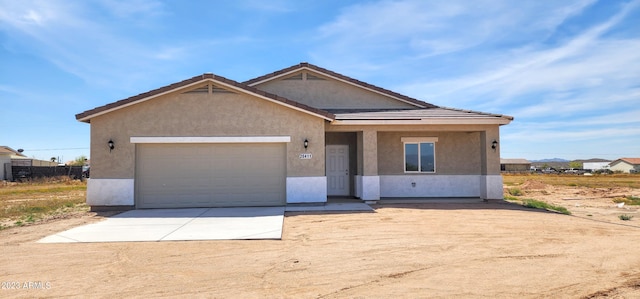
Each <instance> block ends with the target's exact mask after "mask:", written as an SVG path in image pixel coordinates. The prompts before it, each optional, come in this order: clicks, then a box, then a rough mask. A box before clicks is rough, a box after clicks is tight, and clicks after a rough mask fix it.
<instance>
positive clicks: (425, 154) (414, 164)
mask: <svg viewBox="0 0 640 299" xmlns="http://www.w3.org/2000/svg"><path fill="white" fill-rule="evenodd" d="M437 141H438V138H436V137H403V138H402V144H403V146H404V172H406V173H420V172H422V173H434V172H436V142H437Z"/></svg>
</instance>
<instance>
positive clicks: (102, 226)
mask: <svg viewBox="0 0 640 299" xmlns="http://www.w3.org/2000/svg"><path fill="white" fill-rule="evenodd" d="M284 209H285V208H284V207H251V208H194V209H150V210H133V211H127V212H124V213H121V214H118V215H115V216H113V217H109V218H107V219H106V220H105V221H101V222H98V223H93V224H88V225H84V226H79V227H76V228H73V229H70V230H67V231H64V232H60V233H57V234H55V235H51V236H48V237H46V238H44V239H41V240H40V241H38V242H39V243H77V242H140V241H188V240H251V239H277V240H279V239H281V238H282V223H283V221H284Z"/></svg>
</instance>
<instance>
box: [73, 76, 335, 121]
mask: <svg viewBox="0 0 640 299" xmlns="http://www.w3.org/2000/svg"><path fill="white" fill-rule="evenodd" d="M206 81H213V82H219V83H222V84H224V85H228V86H232V87H235V88H237V89H239V90H243V91H245V92H247V93H250V94H254V95H258V96H262V97H265V98H268V99H270V100H272V101H274V102H276V103H280V104H282V105H285V106H289V107H292V108H295V109H299V110H302V111H306V112H308V113H310V114H314V115H317V116H319V117H322V118H325V119H327V120H333V119H334V118H335V116H334V115H333V114H331V113H329V112H327V111H325V110H322V109H318V108H314V107H310V106H307V105H304V104H302V103H298V102H296V101H292V100H289V99H287V98H284V97H281V96H279V95H275V94H272V93H268V92H266V91H263V90H260V89H257V88H255V87H252V86H248V85H246V84H243V83H239V82H237V81H234V80H231V79H227V78H225V77H222V76H218V75H214V74H211V73H208V74H202V75H199V76H195V77H192V78H190V79H186V80H183V81H180V82H176V83H173V84H170V85H167V86H163V87H160V88H157V89H154V90H150V91H147V92H144V93H141V94H138V95H135V96H132V97H128V98H126V99H122V100H119V101H117V102H113V103H110V104H107V105H104V106H100V107H96V108H94V109H91V110H87V111H85V112H82V113H79V114H76V119H77V120H79V121H84V122H90V120H91V118H92V117H95V116H98V115H101V114H105V113H108V112H110V111H113V110H117V109H121V108H124V107H127V106H130V105H134V104H137V103H140V102H144V101H146V100H149V99H151V98H154V97H157V96H160V95H163V94H166V93H168V92H172V91H175V90H178V89H181V88H184V87H188V86H193V85H197V84H198V83H201V82H206Z"/></svg>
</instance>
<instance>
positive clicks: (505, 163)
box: [500, 159, 531, 172]
mask: <svg viewBox="0 0 640 299" xmlns="http://www.w3.org/2000/svg"><path fill="white" fill-rule="evenodd" d="M500 170H501V171H504V172H528V171H531V162H530V161H529V160H527V159H500Z"/></svg>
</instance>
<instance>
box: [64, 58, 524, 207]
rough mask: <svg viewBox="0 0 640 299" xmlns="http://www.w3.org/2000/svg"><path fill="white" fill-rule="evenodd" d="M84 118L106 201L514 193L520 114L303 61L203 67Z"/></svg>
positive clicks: (90, 196)
mask: <svg viewBox="0 0 640 299" xmlns="http://www.w3.org/2000/svg"><path fill="white" fill-rule="evenodd" d="M76 119H77V120H79V121H81V122H86V123H90V124H91V160H92V161H91V168H92V170H91V179H90V180H89V182H88V190H87V203H88V204H89V205H90V206H92V208H93V209H98V208H104V207H113V206H120V207H127V208H175V207H223V206H272V205H284V204H287V203H324V202H326V201H327V198H328V197H332V196H353V197H357V198H360V199H362V200H364V201H376V200H379V199H381V198H402V197H412V198H415V197H438V198H442V197H475V198H483V199H501V198H502V192H503V191H502V177H501V175H500V129H499V128H500V126H501V125H506V124H508V123H510V122H511V121H512V120H513V117H510V116H505V115H499V114H489V113H482V112H475V111H468V110H459V109H452V108H443V107H438V106H436V105H432V104H429V103H426V102H422V101H419V100H416V99H413V98H410V97H408V96H405V95H401V94H398V93H396V92H393V91H390V90H386V89H383V88H380V87H377V86H374V85H371V84H368V83H365V82H361V81H358V80H355V79H352V78H349V77H347V76H344V75H341V74H338V73H335V72H333V71H330V70H327V69H324V68H321V67H318V66H315V65H312V64H308V63H301V64H298V65H294V66H292V67H289V68H285V69H282V70H279V71H276V72H274V73H271V74H267V75H265V76H261V77H258V78H255V79H252V80H249V81H246V82H244V83H239V82H236V81H233V80H230V79H227V78H224V77H221V76H217V75H213V74H203V75H199V76H196V77H193V78H191V79H187V80H184V81H181V82H177V83H174V84H171V85H168V86H164V87H161V88H159V89H155V90H151V91H149V92H146V93H143V94H139V95H136V96H133V97H130V98H127V99H123V100H120V101H117V102H114V103H111V104H108V105H105V106H101V107H97V108H95V109H92V110H88V111H85V112H82V113H80V114H78V115H76Z"/></svg>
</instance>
